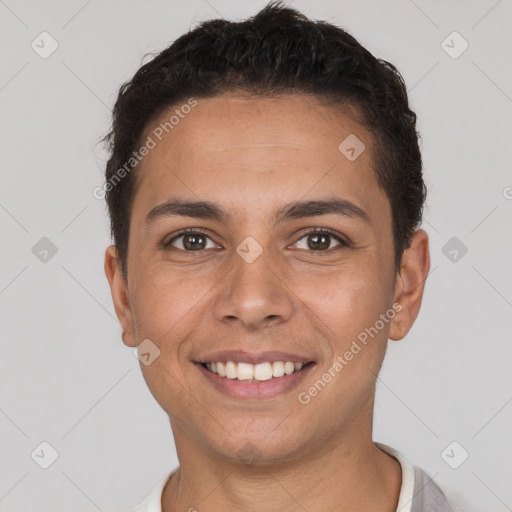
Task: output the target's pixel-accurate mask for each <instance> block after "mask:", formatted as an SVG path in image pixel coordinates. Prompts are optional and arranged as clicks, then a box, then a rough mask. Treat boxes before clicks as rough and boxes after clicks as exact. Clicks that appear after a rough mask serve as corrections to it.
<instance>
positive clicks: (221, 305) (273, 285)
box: [213, 251, 294, 331]
mask: <svg viewBox="0 0 512 512" xmlns="http://www.w3.org/2000/svg"><path fill="white" fill-rule="evenodd" d="M233 260H234V261H233V265H234V268H233V269H232V271H231V272H228V275H227V276H226V278H225V280H223V281H222V286H221V287H219V289H218V290H219V291H218V295H217V297H216V298H215V300H214V302H213V308H214V311H213V313H214V316H215V318H216V319H217V320H218V321H221V322H224V323H230V324H233V325H235V324H239V325H240V326H243V327H244V328H245V329H247V330H251V331H254V330H257V329H261V328H263V327H270V326H275V325H278V324H280V323H282V322H286V321H288V320H289V319H290V317H291V315H292V313H293V310H294V301H293V292H292V291H291V289H290V287H289V285H288V284H287V283H286V281H285V278H284V277H283V274H282V272H281V275H280V273H279V270H278V269H277V267H276V265H272V261H270V257H267V255H266V251H263V253H262V254H261V255H260V256H259V257H258V258H257V259H256V260H255V261H253V262H252V263H248V262H247V261H245V260H244V259H242V258H241V257H239V256H238V254H234V255H233Z"/></svg>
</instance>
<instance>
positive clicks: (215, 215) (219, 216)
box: [146, 197, 371, 225]
mask: <svg viewBox="0 0 512 512" xmlns="http://www.w3.org/2000/svg"><path fill="white" fill-rule="evenodd" d="M328 214H335V215H341V216H344V217H350V218H353V219H358V220H362V221H364V222H365V223H367V224H370V223H371V222H370V217H369V215H368V214H367V213H366V212H365V211H364V210H362V209H361V208H360V207H359V206H357V205H355V204H354V203H352V202H350V201H348V200H346V199H339V198H337V197H335V198H329V199H324V200H313V201H294V202H293V203H289V204H287V205H285V206H282V207H281V208H279V209H278V210H277V211H276V212H274V216H273V219H272V225H276V224H278V223H280V222H283V221H286V220H292V219H301V218H304V217H316V216H320V215H328ZM175 216H182V217H191V218H194V219H213V220H217V221H219V222H223V223H225V224H227V223H229V222H230V221H231V220H232V216H231V214H229V213H228V212H227V211H226V210H225V209H224V208H222V206H220V205H218V204H215V203H212V202H210V201H189V200H185V199H180V198H171V199H169V200H168V201H166V202H165V203H162V204H159V205H157V206H155V207H154V208H153V209H152V210H151V211H150V212H149V213H148V214H147V215H146V224H148V225H149V224H152V223H153V222H155V221H156V220H157V219H160V218H163V217H175Z"/></svg>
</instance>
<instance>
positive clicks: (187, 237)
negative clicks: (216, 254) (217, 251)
mask: <svg viewBox="0 0 512 512" xmlns="http://www.w3.org/2000/svg"><path fill="white" fill-rule="evenodd" d="M208 241H209V242H210V245H209V246H208ZM171 245H172V246H173V247H176V248H177V249H180V250H182V251H188V252H191V251H200V250H202V249H214V248H216V245H215V244H214V243H213V241H212V240H211V239H210V237H208V236H206V235H205V234H204V233H201V232H199V231H190V232H184V233H180V234H178V236H176V237H174V238H173V239H172V240H170V241H169V242H167V243H166V244H165V246H166V247H168V246H171Z"/></svg>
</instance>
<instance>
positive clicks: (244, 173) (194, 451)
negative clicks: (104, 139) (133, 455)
mask: <svg viewBox="0 0 512 512" xmlns="http://www.w3.org/2000/svg"><path fill="white" fill-rule="evenodd" d="M174 108H175V106H174V107H172V108H171V109H169V112H172V111H173V110H174ZM168 116H169V114H166V115H164V116H162V119H164V118H168ZM157 124H158V122H156V123H154V125H152V126H151V127H148V130H147V132H146V134H145V136H147V135H148V134H150V133H151V129H152V128H153V127H154V126H156V125H157ZM349 134H356V135H357V137H358V138H359V139H360V140H362V141H363V142H364V143H365V145H366V150H365V151H364V152H363V153H362V154H361V155H360V156H359V157H358V158H357V159H356V160H355V161H353V162H351V161H349V160H348V159H347V158H346V157H345V156H344V155H343V154H341V152H340V151H339V150H338V145H339V144H340V142H341V141H343V140H344V139H345V138H346V137H347V136H348V135H349ZM145 136H144V139H145ZM144 139H143V140H144ZM371 150H372V138H371V134H370V133H368V132H367V131H366V130H365V129H364V128H363V127H362V126H361V125H360V124H358V123H357V122H356V121H355V120H354V118H353V116H350V115H349V113H348V111H347V110H342V109H340V108H334V107H332V106H322V105H321V104H320V103H318V102H317V101H316V100H315V99H314V98H311V97H309V98H307V97H299V96H287V95H283V96H280V97H278V98H274V99H262V98H251V97H249V96H246V95H235V94H229V95H224V96H220V97H215V98H211V99H198V105H197V106H196V107H195V108H194V109H192V112H191V113H190V114H188V115H187V116H186V117H185V118H184V119H182V120H181V121H180V123H179V125H177V126H176V127H175V128H174V129H173V130H172V131H171V132H170V133H169V134H168V136H166V138H165V139H164V140H162V142H160V143H159V144H158V145H157V146H156V147H155V148H154V149H153V150H152V151H150V153H149V155H147V156H146V157H145V158H144V160H143V161H142V163H141V165H140V167H138V168H137V170H136V172H137V173H138V174H137V177H138V179H139V186H138V189H137V192H136V195H135V199H134V203H133V210H132V215H131V226H130V238H129V248H128V275H127V281H125V280H124V279H123V276H122V273H121V265H120V261H119V260H118V258H117V254H116V249H115V246H113V245H111V246H110V247H108V248H107V250H106V253H105V272H106V275H107V278H108V281H109V283H110V287H111V291H112V298H113V302H114V306H115V310H116V314H117V316H118V318H119V321H120V323H121V326H122V331H123V334H122V338H123V341H124V343H125V344H126V345H127V346H130V347H135V346H136V345H138V344H139V343H140V342H141V341H142V340H144V339H146V338H149V339H150V340H151V341H152V342H153V343H154V344H155V345H157V346H158V347H159V349H160V351H161V353H160V356H159V357H158V358H157V359H155V361H154V362H153V363H152V364H150V365H149V366H145V365H142V364H141V370H142V372H143V375H144V378H145V380H146V382H147V384H148V386H149V389H150V390H151V392H152V394H153V395H154V397H155V399H156V400H157V401H158V403H159V404H160V405H161V407H162V408H163V409H164V410H165V411H166V413H167V414H168V416H169V420H170V424H171V427H172V430H173V434H174V439H175V444H176V449H177V453H178V457H179V461H180V470H179V471H178V472H177V473H176V474H175V475H174V476H173V478H172V479H171V480H170V481H169V483H168V484H167V485H166V487H165V490H164V493H163V498H162V506H163V511H164V512H171V511H178V510H180V511H181V510H184V511H185V510H189V509H190V508H195V509H197V510H199V511H201V510H208V511H209V512H216V511H221V510H222V511H225V510H248V511H249V510H250V511H254V512H257V511H265V512H269V511H278V510H279V511H282V510H288V511H299V510H300V511H303V510H304V509H305V510H307V511H309V512H314V511H320V510H338V511H349V510H350V511H353V510H368V511H370V510H372V511H374V510H381V511H390V512H391V511H395V510H396V506H397V503H398V497H399V493H400V485H401V468H400V465H399V463H398V461H397V460H396V459H394V458H393V457H391V456H389V455H388V454H386V453H384V452H383V451H381V450H380V449H379V448H377V447H376V446H375V444H374V443H373V441H372V418H373V404H374V395H375V383H376V378H377V375H378V372H379V369H380V367H381V364H382V361H383V358H384V355H385V352H386V346H387V342H388V338H389V339H392V340H400V339H402V338H403V337H404V336H405V335H406V334H407V332H408V331H409V329H410V328H411V326H412V324H413V323H414V321H415V319H416V317H417V315H418V312H419V309H420V305H421V299H422V295H423V290H424V284H425V279H426V277H427V274H428V270H429V267H430V258H429V250H428V237H427V234H426V233H425V232H424V231H423V230H417V231H416V232H415V234H414V236H413V238H412V243H411V247H410V248H409V249H407V250H406V251H405V253H404V255H403V258H402V264H401V268H400V270H399V272H398V273H395V271H394V265H393V257H394V252H393V239H392V223H391V209H390V204H389V201H388V199H387V197H386V195H385V194H384V192H383V191H382V190H381V189H380V188H379V186H378V184H377V180H376V175H375V173H374V171H373V168H372V163H373V160H372V156H371V153H372V151H371ZM171 196H172V197H180V198H183V199H189V200H208V201H211V202H215V203H217V204H219V205H221V206H222V207H223V208H225V209H226V210H227V211H228V212H229V213H230V214H232V220H230V221H229V222H219V221H217V220H213V219H194V218H190V217H185V216H178V217H167V218H160V219H158V220H157V221H155V223H154V224H152V225H150V226H148V225H147V224H146V222H145V220H144V218H145V216H146V215H147V214H148V212H149V211H151V209H152V208H153V207H155V206H157V205H159V204H161V203H164V202H165V201H167V200H168V199H169V198H170V197H171ZM332 197H337V198H340V199H345V200H349V201H351V202H352V203H354V204H356V205H357V206H358V207H359V208H361V209H362V210H364V211H365V212H366V213H367V215H368V217H369V223H366V222H364V221H362V220H360V219H358V218H356V217H349V216H341V215H336V214H326V215H321V216H313V217H306V218H299V219H291V220H286V221H283V222H281V223H278V224H276V225H273V224H272V214H273V212H274V210H275V209H277V208H279V207H281V206H283V205H285V204H288V203H290V202H293V201H297V200H322V199H327V198H332ZM183 228H198V229H201V230H202V231H204V232H205V234H206V236H207V237H208V238H206V241H207V247H206V248H204V249H201V250H195V251H192V250H190V249H189V250H188V251H187V250H186V248H185V246H184V245H183V242H184V241H185V240H184V238H183V237H182V238H180V239H176V240H175V241H174V242H173V245H171V246H169V247H168V248H167V249H163V248H161V247H160V246H159V244H160V243H161V242H162V241H169V240H172V239H173V237H174V236H176V233H177V232H178V231H179V230H181V229H183ZM307 228H318V229H321V228H330V229H332V230H334V231H335V232H336V233H338V234H339V236H340V238H341V239H343V240H346V239H347V238H348V239H349V240H350V242H351V243H350V245H349V246H343V245H339V242H338V240H337V239H336V238H334V237H332V238H330V237H329V236H328V237H327V244H330V245H328V247H329V248H328V249H323V250H313V249H311V248H310V247H309V246H308V243H307V242H308V240H310V241H311V235H310V236H309V237H308V235H307V233H306V232H305V231H306V230H307ZM248 236H251V237H253V238H254V239H255V240H256V241H257V242H258V243H259V245H260V246H261V247H262V249H263V252H262V254H261V255H260V256H259V257H258V258H257V259H256V260H255V261H253V262H252V263H247V262H246V261H245V260H244V259H243V258H241V257H240V256H239V255H238V253H237V252H236V248H237V246H238V245H239V244H240V243H241V242H242V241H243V240H244V239H245V238H246V237H248ZM394 303H400V305H401V306H402V307H401V310H400V311H399V312H397V313H396V315H395V316H394V318H393V319H392V320H390V321H389V322H388V323H385V327H384V328H383V329H382V330H380V331H379V333H378V335H377V336H375V337H374V338H373V339H371V341H370V342H369V343H368V344H367V346H365V347H364V349H363V350H361V352H359V353H358V354H357V355H356V356H354V358H353V359H352V360H351V361H350V362H349V363H348V364H347V365H346V366H345V367H344V368H343V370H342V371H340V372H338V373H337V374H336V377H335V378H333V379H332V381H331V382H329V383H328V384H327V385H326V386H325V387H324V388H323V389H322V390H321V392H319V393H318V394H317V395H316V396H315V397H313V398H312V399H311V401H310V402H309V403H308V404H307V405H304V404H302V403H300V402H299V400H298V399H297V395H298V393H299V392H300V391H307V390H308V389H309V388H310V387H311V386H312V385H313V384H314V383H315V382H316V381H317V380H318V379H319V378H320V377H321V375H322V374H323V373H324V372H326V371H327V370H328V369H329V368H331V367H332V366H333V363H334V361H335V360H336V358H337V356H340V355H341V356H343V354H344V353H345V352H346V351H347V350H348V349H349V348H350V345H351V343H352V341H353V340H355V339H356V337H357V335H358V334H359V333H361V332H362V331H364V329H365V328H368V327H370V326H373V325H374V324H375V322H376V320H378V319H379V315H381V314H383V313H385V312H386V311H387V310H389V309H390V308H392V305H393V304H394ZM228 349H234V350H246V351H258V352H260V351H261V352H263V351H267V350H281V351H285V352H292V353H296V354H300V355H304V356H307V357H308V358H309V359H310V360H313V361H315V363H316V364H315V366H314V368H313V369H312V370H311V371H310V372H309V374H308V375H307V377H306V379H305V380H304V381H303V382H301V384H300V386H299V389H295V390H292V391H290V392H286V393H283V394H281V395H279V396H277V397H275V398H272V399H266V400H260V401H254V400H252V401H247V400H237V399H234V398H231V397H228V396H227V395H225V394H223V393H221V392H220V391H218V390H217V389H215V388H214V387H213V386H212V385H211V384H210V383H209V382H208V381H207V380H206V379H205V377H204V376H203V375H202V374H201V372H200V371H198V369H197V367H196V366H195V365H194V363H193V361H195V360H197V359H198V358H200V357H201V356H202V355H204V354H206V353H207V352H211V351H213V350H228Z"/></svg>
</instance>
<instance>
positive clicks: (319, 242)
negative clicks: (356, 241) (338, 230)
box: [297, 231, 347, 252]
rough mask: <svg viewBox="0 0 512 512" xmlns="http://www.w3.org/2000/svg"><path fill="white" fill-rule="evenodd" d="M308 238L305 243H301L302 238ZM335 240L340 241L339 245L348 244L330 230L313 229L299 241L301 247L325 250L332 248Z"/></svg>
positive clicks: (298, 245)
mask: <svg viewBox="0 0 512 512" xmlns="http://www.w3.org/2000/svg"><path fill="white" fill-rule="evenodd" d="M304 239H305V240H306V242H305V243H301V240H304ZM333 241H336V242H338V243H337V245H342V246H345V245H347V244H346V243H345V242H343V240H341V238H340V237H338V236H336V235H334V234H332V233H330V232H328V231H312V232H310V233H307V234H306V235H304V236H303V237H302V238H300V239H299V241H298V242H297V247H298V248H299V249H309V250H312V251H321V252H325V251H327V250H328V249H332V247H331V243H332V242H333Z"/></svg>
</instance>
